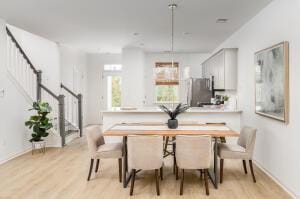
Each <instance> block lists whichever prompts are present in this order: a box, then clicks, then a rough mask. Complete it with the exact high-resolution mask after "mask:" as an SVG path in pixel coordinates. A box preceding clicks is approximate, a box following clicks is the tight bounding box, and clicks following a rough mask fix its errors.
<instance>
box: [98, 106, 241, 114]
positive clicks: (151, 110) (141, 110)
mask: <svg viewBox="0 0 300 199" xmlns="http://www.w3.org/2000/svg"><path fill="white" fill-rule="evenodd" d="M101 112H102V113H163V111H162V110H161V109H159V108H156V107H149V108H148V107H147V108H137V109H132V110H121V109H120V108H113V109H108V110H103V111H101ZM241 112H242V111H241V110H229V109H220V108H215V109H213V108H196V107H193V108H190V109H188V110H187V111H186V113H241Z"/></svg>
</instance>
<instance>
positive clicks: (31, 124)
mask: <svg viewBox="0 0 300 199" xmlns="http://www.w3.org/2000/svg"><path fill="white" fill-rule="evenodd" d="M32 110H33V111H36V113H37V114H35V115H32V116H31V117H30V118H29V120H28V121H26V122H25V126H27V127H28V128H29V129H32V131H33V133H32V134H31V136H32V137H31V139H30V140H29V141H30V142H32V143H33V146H35V144H40V143H44V144H40V146H42V145H43V146H45V142H44V140H43V138H44V137H47V136H48V135H49V130H50V129H51V128H52V127H53V124H52V123H51V119H49V118H48V115H49V114H50V112H51V111H52V108H51V107H50V105H49V104H48V103H47V102H41V101H38V102H33V105H32V108H31V109H29V111H32Z"/></svg>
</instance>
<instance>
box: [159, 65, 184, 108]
mask: <svg viewBox="0 0 300 199" xmlns="http://www.w3.org/2000/svg"><path fill="white" fill-rule="evenodd" d="M178 95H179V67H178V63H177V62H174V63H173V64H172V62H158V63H155V98H156V102H157V103H169V102H177V101H179V96H178Z"/></svg>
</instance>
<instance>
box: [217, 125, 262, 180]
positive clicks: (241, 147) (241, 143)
mask: <svg viewBox="0 0 300 199" xmlns="http://www.w3.org/2000/svg"><path fill="white" fill-rule="evenodd" d="M255 139H256V129H255V128H252V127H248V126H245V127H243V128H242V130H241V133H240V136H239V138H238V141H237V144H228V143H219V144H218V156H219V157H220V183H222V182H223V169H224V159H241V160H243V167H244V172H245V174H247V165H246V160H249V166H250V170H251V174H252V178H253V182H254V183H255V182H256V179H255V175H254V171H253V164H252V156H253V151H254V145H255Z"/></svg>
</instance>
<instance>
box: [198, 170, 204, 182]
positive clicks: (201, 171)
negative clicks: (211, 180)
mask: <svg viewBox="0 0 300 199" xmlns="http://www.w3.org/2000/svg"><path fill="white" fill-rule="evenodd" d="M199 172H200V180H202V173H203V170H202V169H200V170H199Z"/></svg>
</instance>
